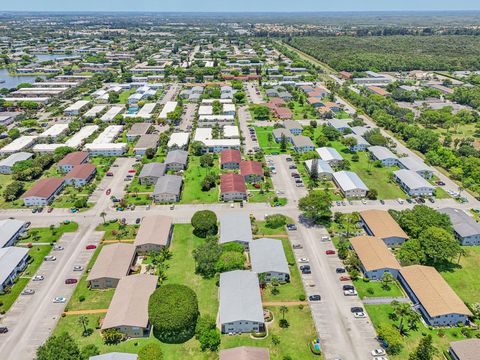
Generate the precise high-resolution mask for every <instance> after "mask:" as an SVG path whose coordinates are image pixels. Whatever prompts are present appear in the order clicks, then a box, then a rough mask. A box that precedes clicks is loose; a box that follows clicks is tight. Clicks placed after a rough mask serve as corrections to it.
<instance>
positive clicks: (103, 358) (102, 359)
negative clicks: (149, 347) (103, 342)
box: [88, 352, 138, 360]
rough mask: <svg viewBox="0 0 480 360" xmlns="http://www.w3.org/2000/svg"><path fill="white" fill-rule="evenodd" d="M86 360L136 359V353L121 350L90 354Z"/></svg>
mask: <svg viewBox="0 0 480 360" xmlns="http://www.w3.org/2000/svg"><path fill="white" fill-rule="evenodd" d="M88 360H138V355H137V354H130V353H121V352H110V353H106V354H102V355H95V356H90V357H89V358H88Z"/></svg>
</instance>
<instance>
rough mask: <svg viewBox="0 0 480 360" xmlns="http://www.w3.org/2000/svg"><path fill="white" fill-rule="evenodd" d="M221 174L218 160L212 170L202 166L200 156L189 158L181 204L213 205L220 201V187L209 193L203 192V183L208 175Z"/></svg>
mask: <svg viewBox="0 0 480 360" xmlns="http://www.w3.org/2000/svg"><path fill="white" fill-rule="evenodd" d="M209 173H210V174H219V173H220V169H219V167H218V159H215V162H214V165H213V166H212V167H211V168H203V167H201V166H200V157H199V156H189V158H188V167H187V170H186V171H185V173H184V176H183V191H182V197H181V199H180V203H181V204H211V203H215V202H217V201H218V196H219V190H218V189H219V188H218V185H217V186H215V187H214V188H212V189H210V190H209V191H202V181H203V179H204V178H205V176H206V175H207V174H209Z"/></svg>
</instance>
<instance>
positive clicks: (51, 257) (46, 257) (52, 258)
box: [43, 255, 57, 261]
mask: <svg viewBox="0 0 480 360" xmlns="http://www.w3.org/2000/svg"><path fill="white" fill-rule="evenodd" d="M43 260H44V261H55V260H57V258H56V257H55V256H53V255H47V256H45V257H44V258H43Z"/></svg>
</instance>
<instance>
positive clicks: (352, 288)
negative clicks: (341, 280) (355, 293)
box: [342, 284, 355, 290]
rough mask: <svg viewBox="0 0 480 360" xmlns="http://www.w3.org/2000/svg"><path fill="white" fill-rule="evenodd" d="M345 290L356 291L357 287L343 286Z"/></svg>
mask: <svg viewBox="0 0 480 360" xmlns="http://www.w3.org/2000/svg"><path fill="white" fill-rule="evenodd" d="M342 289H343V290H355V287H354V286H353V285H348V284H347V285H343V286H342Z"/></svg>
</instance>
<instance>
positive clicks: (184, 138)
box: [167, 133, 190, 150]
mask: <svg viewBox="0 0 480 360" xmlns="http://www.w3.org/2000/svg"><path fill="white" fill-rule="evenodd" d="M189 139H190V134H189V133H172V134H171V135H170V140H168V143H167V147H168V148H169V149H171V150H174V149H183V150H185V149H186V148H187V146H188V141H189Z"/></svg>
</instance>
